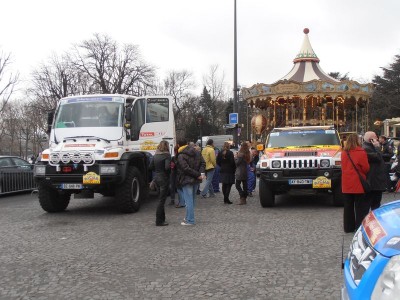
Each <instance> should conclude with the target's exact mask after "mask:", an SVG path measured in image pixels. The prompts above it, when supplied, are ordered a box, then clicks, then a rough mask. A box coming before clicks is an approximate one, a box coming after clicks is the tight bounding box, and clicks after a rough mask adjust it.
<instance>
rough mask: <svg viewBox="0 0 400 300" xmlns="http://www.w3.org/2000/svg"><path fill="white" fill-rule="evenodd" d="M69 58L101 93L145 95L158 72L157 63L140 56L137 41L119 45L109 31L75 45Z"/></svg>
mask: <svg viewBox="0 0 400 300" xmlns="http://www.w3.org/2000/svg"><path fill="white" fill-rule="evenodd" d="M70 61H71V62H72V64H73V65H74V66H75V68H76V69H77V70H79V71H81V72H82V73H83V74H86V75H87V76H88V77H89V78H90V80H91V81H92V82H93V86H96V87H97V88H98V91H97V92H99V93H102V94H132V95H142V94H143V90H145V89H146V88H147V87H148V86H150V85H151V82H152V80H153V79H154V76H155V73H154V67H152V66H151V65H149V64H147V63H145V62H144V61H143V60H142V59H141V57H140V54H139V50H138V47H137V46H136V45H132V44H125V45H123V46H122V49H120V47H119V45H118V44H117V42H115V41H114V40H112V39H111V38H110V37H109V36H107V35H101V34H94V38H93V39H90V40H86V41H83V42H82V43H80V44H79V45H75V46H74V49H73V51H72V53H71V54H70Z"/></svg>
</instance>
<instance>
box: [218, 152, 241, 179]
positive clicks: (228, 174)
mask: <svg viewBox="0 0 400 300" xmlns="http://www.w3.org/2000/svg"><path fill="white" fill-rule="evenodd" d="M223 152H224V151H221V152H219V153H218V156H217V165H218V166H220V167H221V169H220V171H219V173H220V181H221V183H227V184H229V183H231V184H233V183H235V170H236V164H235V157H234V156H233V152H232V151H231V150H227V151H226V153H225V155H224V154H223Z"/></svg>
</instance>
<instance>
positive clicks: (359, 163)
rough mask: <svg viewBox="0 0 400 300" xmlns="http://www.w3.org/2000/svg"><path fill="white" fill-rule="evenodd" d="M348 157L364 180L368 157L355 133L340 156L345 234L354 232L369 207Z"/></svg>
mask: <svg viewBox="0 0 400 300" xmlns="http://www.w3.org/2000/svg"><path fill="white" fill-rule="evenodd" d="M349 155H350V157H351V160H352V161H353V163H354V165H355V167H356V168H357V170H358V172H359V173H360V175H361V176H362V177H363V178H364V179H366V178H367V173H368V171H369V164H368V157H367V153H366V152H365V150H364V149H363V148H362V147H361V145H360V141H359V139H358V135H357V134H356V133H353V134H350V135H349V136H348V137H347V142H346V145H345V146H344V147H343V151H342V154H341V157H342V193H343V196H344V213H343V228H344V231H345V232H354V230H356V229H358V227H360V225H361V222H362V220H363V219H364V217H365V216H366V215H367V214H368V212H369V207H370V205H369V203H368V201H367V199H366V197H365V192H364V188H363V186H362V185H361V181H360V178H359V177H358V174H357V171H356V170H355V169H354V166H353V164H352V162H351V160H350V158H349Z"/></svg>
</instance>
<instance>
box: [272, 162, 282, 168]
mask: <svg viewBox="0 0 400 300" xmlns="http://www.w3.org/2000/svg"><path fill="white" fill-rule="evenodd" d="M272 167H273V168H280V167H281V161H280V160H273V161H272Z"/></svg>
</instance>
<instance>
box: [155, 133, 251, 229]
mask: <svg viewBox="0 0 400 300" xmlns="http://www.w3.org/2000/svg"><path fill="white" fill-rule="evenodd" d="M257 161H258V152H257V151H256V150H255V149H254V148H250V142H249V141H246V142H243V143H242V145H241V147H240V149H239V150H238V151H237V152H235V154H234V153H233V152H232V150H231V144H230V143H229V142H225V143H224V145H223V148H222V149H217V148H215V147H214V142H213V140H212V139H209V140H208V141H207V145H206V147H204V149H203V150H201V149H200V147H199V146H198V145H197V144H194V143H192V142H190V143H188V142H187V141H186V140H185V139H182V140H180V141H178V142H177V145H176V146H175V148H174V155H173V156H171V155H170V153H169V145H168V142H167V141H162V142H160V144H159V145H158V147H157V150H156V153H155V155H154V156H153V159H152V160H151V163H150V170H151V171H153V184H155V185H157V186H158V187H159V203H158V206H157V210H156V226H167V225H168V223H167V222H166V219H165V202H166V198H167V195H168V192H169V195H170V198H171V202H170V204H171V205H175V207H176V208H185V211H186V213H185V217H184V218H183V220H182V222H181V225H184V226H190V225H194V224H195V214H194V207H195V203H196V195H200V196H201V197H202V198H208V197H215V193H218V192H220V190H219V187H220V184H222V193H223V196H224V203H225V204H232V203H233V202H232V201H231V200H230V193H231V189H232V185H233V184H235V187H236V189H237V191H238V192H239V195H240V201H239V203H237V204H238V205H244V204H246V203H247V201H246V200H247V197H248V195H249V194H251V193H253V192H254V190H255V181H256V180H255V165H256V164H257ZM203 181H204V187H203V190H202V191H200V190H199V187H200V183H202V182H203ZM199 191H200V192H199ZM176 194H177V195H178V197H177V198H178V199H176V197H175V195H176Z"/></svg>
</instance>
